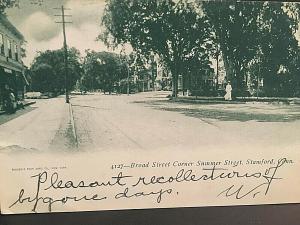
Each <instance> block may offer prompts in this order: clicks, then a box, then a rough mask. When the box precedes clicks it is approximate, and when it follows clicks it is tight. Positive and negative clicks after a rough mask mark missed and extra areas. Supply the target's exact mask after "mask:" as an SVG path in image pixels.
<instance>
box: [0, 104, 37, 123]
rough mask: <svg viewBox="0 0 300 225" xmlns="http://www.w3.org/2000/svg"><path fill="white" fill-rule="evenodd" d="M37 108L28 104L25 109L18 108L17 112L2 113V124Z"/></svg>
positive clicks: (0, 118) (0, 119) (0, 120)
mask: <svg viewBox="0 0 300 225" xmlns="http://www.w3.org/2000/svg"><path fill="white" fill-rule="evenodd" d="M35 109H37V107H33V106H27V107H25V108H24V109H19V110H17V112H16V113H13V114H2V115H0V125H2V124H4V123H7V122H9V121H11V120H13V119H16V118H18V117H19V116H22V115H25V114H27V113H29V112H31V111H33V110H35Z"/></svg>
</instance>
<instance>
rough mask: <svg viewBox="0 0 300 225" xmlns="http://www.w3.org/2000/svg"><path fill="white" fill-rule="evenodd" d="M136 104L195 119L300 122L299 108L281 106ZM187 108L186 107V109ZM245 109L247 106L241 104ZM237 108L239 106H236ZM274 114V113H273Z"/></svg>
mask: <svg viewBox="0 0 300 225" xmlns="http://www.w3.org/2000/svg"><path fill="white" fill-rule="evenodd" d="M134 103H135V104H143V105H145V106H146V107H151V108H153V109H156V110H161V111H169V112H178V113H181V114H183V115H185V116H189V117H194V118H198V119H212V120H219V121H239V122H246V121H257V122H292V121H297V120H300V107H299V106H281V105H278V106H277V105H273V106H272V107H273V108H271V110H270V109H268V112H267V111H266V110H264V106H266V104H268V103H266V104H261V105H249V106H246V107H249V111H246V110H243V111H239V110H236V111H235V110H234V109H233V108H232V109H230V104H226V107H225V105H224V107H222V106H221V105H222V104H213V103H211V102H210V103H207V104H206V103H201V104H189V103H188V104H186V103H181V102H172V101H170V100H149V101H147V100H146V101H135V102H134ZM189 105H193V106H194V107H195V105H197V106H198V107H197V108H188V107H189ZM214 105H215V106H216V108H214V109H208V108H205V106H210V107H213V106H214ZM185 106H186V107H185ZM241 106H243V107H245V104H241ZM234 107H235V108H237V107H238V104H234ZM278 110H284V113H278ZM270 111H272V112H274V113H272V112H270Z"/></svg>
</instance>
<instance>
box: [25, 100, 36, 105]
mask: <svg viewBox="0 0 300 225" xmlns="http://www.w3.org/2000/svg"><path fill="white" fill-rule="evenodd" d="M35 103H36V101H32V102H25V103H23V106H29V105H33V104H35Z"/></svg>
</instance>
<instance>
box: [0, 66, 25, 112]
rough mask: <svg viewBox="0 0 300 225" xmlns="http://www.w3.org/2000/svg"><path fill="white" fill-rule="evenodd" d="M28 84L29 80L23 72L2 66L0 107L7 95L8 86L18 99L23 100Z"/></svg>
mask: <svg viewBox="0 0 300 225" xmlns="http://www.w3.org/2000/svg"><path fill="white" fill-rule="evenodd" d="M27 85H28V81H27V79H26V77H25V76H24V75H23V73H22V72H20V71H15V70H11V69H8V68H5V67H1V66H0V109H2V107H3V103H4V101H5V98H6V96H7V95H6V92H7V88H9V89H10V90H11V91H12V92H13V93H14V95H15V96H16V99H17V100H23V98H24V91H25V87H26V86H27Z"/></svg>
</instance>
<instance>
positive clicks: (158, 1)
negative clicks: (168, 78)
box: [100, 0, 210, 96]
mask: <svg viewBox="0 0 300 225" xmlns="http://www.w3.org/2000/svg"><path fill="white" fill-rule="evenodd" d="M102 22H103V24H104V25H105V27H106V31H105V32H104V34H103V35H102V36H100V38H101V39H102V40H104V41H105V43H106V44H107V45H108V46H113V47H114V46H117V45H119V44H124V43H130V44H131V45H132V47H133V49H134V50H135V51H136V52H138V53H140V54H142V55H144V56H145V57H146V58H149V56H150V55H151V54H153V53H154V54H157V55H158V56H159V57H160V59H161V60H162V61H163V62H164V64H165V65H166V66H167V67H168V69H169V70H170V71H171V74H172V79H173V95H174V96H177V93H178V76H179V74H183V75H184V74H185V69H186V68H185V67H189V66H190V64H189V63H185V62H186V61H188V60H190V59H194V60H195V61H197V62H200V64H201V65H207V63H208V62H209V58H208V48H207V41H208V39H209V38H210V27H209V24H208V21H207V19H206V18H205V17H203V16H201V13H200V9H199V8H198V7H197V5H196V4H193V3H188V1H187V0H179V1H173V0H149V1H138V0H125V1H118V0H109V1H108V2H107V5H106V8H105V13H104V16H103V20H102ZM182 65H185V67H183V66H182Z"/></svg>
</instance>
